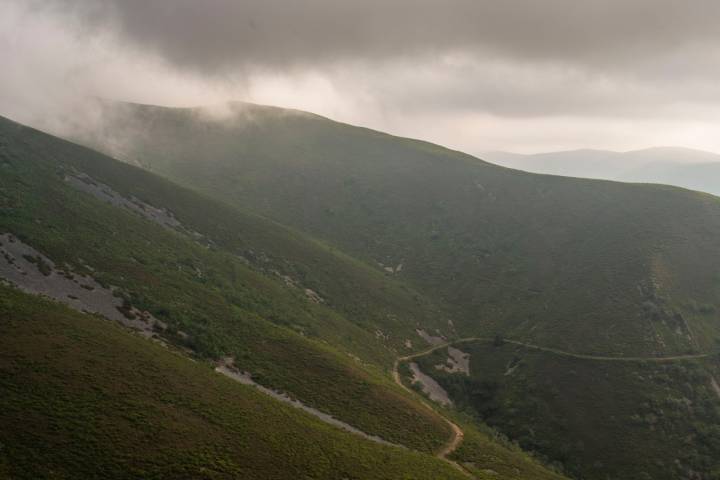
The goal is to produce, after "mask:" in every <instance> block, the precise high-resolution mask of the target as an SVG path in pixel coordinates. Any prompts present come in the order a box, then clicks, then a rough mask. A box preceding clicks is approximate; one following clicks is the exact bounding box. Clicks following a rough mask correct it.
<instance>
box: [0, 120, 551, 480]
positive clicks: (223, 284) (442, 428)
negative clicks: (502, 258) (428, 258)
mask: <svg viewBox="0 0 720 480" xmlns="http://www.w3.org/2000/svg"><path fill="white" fill-rule="evenodd" d="M0 170H1V171H2V175H0V330H2V332H3V335H1V336H0V391H2V392H3V395H0V476H2V477H9V478H77V477H78V476H81V477H83V478H217V479H219V478H279V479H280V478H314V479H321V478H348V479H361V478H368V479H371V478H372V479H376V478H378V479H381V478H393V479H395V478H408V479H411V478H413V479H422V478H433V479H435V478H448V479H449V478H459V477H460V478H466V477H464V476H462V475H461V474H459V473H458V472H457V471H456V470H455V469H453V468H452V467H451V466H449V464H447V463H446V462H442V461H441V460H439V459H436V458H433V457H431V456H430V455H428V453H430V452H433V451H435V450H437V449H438V448H439V447H440V446H442V445H444V444H445V443H446V442H447V441H448V438H449V435H450V431H449V428H448V426H447V424H446V422H445V421H444V420H443V419H442V418H441V417H440V416H438V415H436V414H435V413H433V412H431V411H430V410H428V409H427V408H425V407H424V406H422V405H420V404H419V403H418V402H417V399H416V398H414V397H413V396H412V395H409V394H408V393H407V392H406V391H404V390H403V389H401V388H400V387H398V386H397V385H395V384H394V383H393V382H392V380H391V379H390V378H389V376H388V375H387V372H386V369H387V367H388V365H390V364H392V362H393V360H394V357H395V351H396V350H397V349H398V348H402V349H405V350H412V349H417V348H419V347H418V346H417V345H416V346H410V347H408V346H406V345H405V342H404V340H403V339H404V338H405V337H406V336H412V335H415V334H414V329H415V328H416V327H420V328H426V329H429V330H431V329H432V327H433V325H435V323H433V322H445V320H444V317H443V316H442V315H441V314H439V311H438V310H437V309H435V308H433V306H432V305H430V304H429V302H427V301H426V300H425V299H423V298H421V297H420V296H419V295H418V293H416V292H414V291H413V290H412V289H411V288H409V287H407V286H405V285H404V284H402V283H400V282H398V281H397V280H396V279H393V278H391V277H388V276H385V275H383V274H382V273H380V272H378V271H377V270H375V269H373V268H370V267H368V266H366V265H364V264H363V263H361V262H359V261H357V260H354V259H352V258H351V257H348V256H346V255H344V254H342V253H340V252H338V251H336V250H335V249H334V248H332V247H328V246H326V245H324V244H323V243H321V242H317V241H314V240H312V239H309V238H307V237H306V236H304V235H302V234H299V233H297V232H294V231H292V230H290V229H288V228H285V227H282V226H280V225H277V224H275V223H272V222H269V221H267V220H265V219H262V218H260V217H257V216H253V215H246V214H241V213H239V212H237V211H235V210H233V209H232V208H230V207H228V206H225V205H223V204H222V203H218V202H216V201H212V200H209V199H207V198H204V197H202V196H200V195H197V194H195V193H192V192H190V191H188V190H184V189H182V188H180V187H177V186H175V185H173V184H172V183H170V182H168V181H166V180H162V179H160V178H159V177H156V176H153V175H151V174H148V173H147V172H144V171H142V170H140V169H137V168H134V167H130V166H128V165H124V164H122V163H119V162H116V161H113V160H111V159H109V158H107V157H104V156H102V155H100V154H98V153H96V152H92V151H90V150H88V149H85V148H82V147H79V146H76V145H73V144H70V143H68V142H64V141H62V140H59V139H57V138H54V137H50V136H48V135H45V134H42V133H40V132H38V131H35V130H32V129H29V128H26V127H23V126H21V125H18V124H16V123H13V122H11V121H8V120H5V119H0ZM3 276H5V278H9V279H11V280H12V281H13V282H16V283H18V284H19V285H20V286H21V287H22V288H24V289H27V290H30V291H39V292H42V293H44V294H45V295H49V296H51V297H52V298H54V299H56V300H59V301H60V302H64V303H67V304H69V305H72V306H74V307H75V310H71V309H69V308H68V307H67V306H64V305H61V303H58V302H55V301H51V300H49V299H41V298H39V297H37V296H31V295H29V294H27V293H22V292H20V291H19V290H17V289H15V288H14V287H10V286H8V285H7V284H8V283H9V282H8V281H6V280H4V279H3V278H2V277H3ZM68 285H70V287H72V288H70V287H68ZM308 289H310V290H309V291H310V293H309V291H308ZM81 292H82V293H81ZM77 295H79V296H80V297H78V296H77ZM89 298H90V299H93V298H94V301H88V299H89ZM98 302H101V303H102V302H105V304H106V305H105V307H106V310H107V308H110V312H111V313H113V312H114V313H113V314H112V315H110V317H112V318H118V317H119V318H120V319H123V318H124V320H122V321H123V322H125V323H128V324H132V325H137V324H138V323H139V324H143V323H144V322H149V320H148V319H151V320H152V322H149V323H147V326H148V327H149V328H147V329H143V330H141V331H140V333H142V334H143V335H145V336H152V337H153V338H154V340H155V341H150V340H148V339H143V338H141V337H140V336H139V335H135V334H133V333H132V332H131V331H130V330H128V329H126V328H124V327H121V326H119V325H118V324H117V323H116V322H111V321H109V320H107V319H104V318H101V317H100V316H98V315H89V314H84V313H79V311H78V310H80V309H83V308H91V307H92V308H94V307H95V306H97V304H98ZM114 306H115V307H114ZM113 308H116V310H117V311H114V310H112V309H113ZM118 312H120V313H121V314H122V315H118ZM381 329H382V330H381ZM413 339H415V337H413ZM227 357H231V358H233V359H234V364H235V365H236V366H237V367H238V369H240V370H241V371H248V372H250V373H251V374H252V376H253V379H254V380H255V381H257V382H258V383H260V384H261V385H264V386H266V387H270V388H273V389H275V390H278V391H282V392H287V393H289V394H290V395H291V396H292V397H293V398H297V399H300V400H301V401H302V402H303V403H305V404H306V405H309V406H312V407H315V408H317V409H319V410H321V411H322V412H325V413H329V414H331V415H333V416H335V417H336V418H338V419H340V420H342V421H345V422H347V423H349V424H350V425H352V426H353V427H356V428H359V429H361V430H362V431H364V432H366V433H369V434H373V435H377V436H380V437H382V438H383V439H385V440H388V441H390V442H394V443H396V444H401V445H404V446H405V447H406V448H399V447H388V446H384V445H380V444H376V443H373V442H370V441H368V440H365V439H363V438H361V437H360V436H357V435H353V434H348V433H345V432H342V431H340V430H337V429H336V428H334V427H331V426H328V425H327V424H325V423H321V422H320V421H319V420H317V419H315V418H314V417H311V416H308V415H306V414H304V413H301V412H300V411H299V410H296V409H293V408H291V407H288V406H285V405H284V404H281V403H279V402H277V401H275V400H272V399H271V398H269V397H267V396H265V395H262V394H261V393H260V392H258V391H256V390H255V389H252V388H250V387H246V386H242V385H240V384H239V383H237V382H235V381H233V380H230V379H228V378H225V377H223V376H221V375H220V374H218V373H215V372H214V371H213V370H212V368H213V366H214V365H215V364H216V362H217V361H218V360H220V359H223V358H227ZM473 439H474V440H473V442H471V443H469V444H468V445H469V447H468V448H471V449H472V448H473V447H472V446H473V445H482V451H483V452H484V453H482V454H481V455H480V456H476V457H472V458H470V457H468V460H467V462H471V463H472V465H470V464H468V466H467V468H468V469H471V470H473V471H475V470H477V472H476V473H477V478H485V477H486V476H487V474H488V473H487V472H488V471H497V472H503V471H504V469H512V471H513V472H516V473H517V472H519V473H517V474H513V476H510V477H508V478H519V479H520V478H522V479H527V480H534V479H545V478H551V477H548V475H551V474H549V473H548V472H547V471H546V470H545V469H544V468H543V467H541V466H540V465H539V464H537V463H535V462H533V461H532V460H531V459H529V458H528V457H527V456H526V455H525V454H523V453H522V452H520V451H517V450H516V449H512V448H507V447H505V446H503V445H500V444H498V443H495V442H494V441H493V440H492V439H491V438H489V437H488V436H487V435H483V434H479V435H476V436H474V437H473ZM418 451H419V452H425V453H418ZM488 451H490V452H492V455H487V454H486V453H487V452H488ZM463 461H465V460H463ZM516 467H517V468H516ZM552 478H554V477H552Z"/></svg>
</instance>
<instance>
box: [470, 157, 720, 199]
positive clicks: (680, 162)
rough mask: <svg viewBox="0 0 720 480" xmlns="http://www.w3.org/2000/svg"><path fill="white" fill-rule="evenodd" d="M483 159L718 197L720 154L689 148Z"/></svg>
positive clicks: (583, 176)
mask: <svg viewBox="0 0 720 480" xmlns="http://www.w3.org/2000/svg"><path fill="white" fill-rule="evenodd" d="M483 158H485V159H486V160H488V161H490V162H493V163H496V164H498V165H502V166H505V167H509V168H516V169H519V170H524V171H527V172H534V173H546V174H551V175H563V176H568V177H582V178H597V179H604V180H617V181H621V182H638V183H663V184H667V185H675V186H678V187H683V188H688V189H691V190H698V191H702V192H707V193H711V194H713V195H720V155H717V154H714V153H710V152H703V151H699V150H692V149H689V148H677V147H675V148H673V147H657V148H648V149H644V150H636V151H630V152H611V151H604V150H574V151H567V152H549V153H539V154H534V155H521V154H515V153H507V152H488V153H486V154H484V155H483Z"/></svg>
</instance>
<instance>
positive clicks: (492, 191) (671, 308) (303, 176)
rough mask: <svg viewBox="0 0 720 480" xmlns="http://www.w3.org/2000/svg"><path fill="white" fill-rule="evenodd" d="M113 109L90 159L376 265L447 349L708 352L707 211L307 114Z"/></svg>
mask: <svg viewBox="0 0 720 480" xmlns="http://www.w3.org/2000/svg"><path fill="white" fill-rule="evenodd" d="M106 107H107V108H106V115H105V117H104V118H105V122H104V123H103V126H104V128H99V129H98V130H96V131H95V132H94V134H93V135H91V136H89V137H86V139H85V141H86V142H90V143H95V144H96V145H101V144H102V143H103V142H107V139H108V136H109V137H111V138H112V139H113V141H112V142H111V143H112V144H113V145H122V146H123V149H122V152H121V153H122V157H123V158H124V159H125V160H126V161H131V162H134V163H137V164H140V165H142V166H144V167H145V168H147V169H150V170H152V171H155V172H158V173H161V174H163V175H165V176H167V177H169V178H171V179H173V180H176V181H178V182H180V183H182V184H184V185H187V186H190V187H192V188H194V189H196V190H199V191H202V192H205V193H206V194H208V195H211V196H214V197H216V198H218V199H221V200H223V201H225V202H227V203H230V204H233V205H236V206H238V207H240V208H244V209H251V210H253V211H255V212H258V213H260V214H262V215H265V216H268V217H270V218H273V219H275V220H277V221H279V222H282V223H285V224H288V225H292V226H293V227H296V228H298V229H301V230H303V231H305V232H308V233H310V234H312V235H314V236H317V237H320V238H322V239H324V240H325V241H327V242H329V243H330V244H333V245H337V246H339V247H340V248H342V249H343V250H344V251H346V252H348V253H350V254H352V255H355V256H357V257H359V258H362V259H363V260H364V261H366V262H368V263H370V264H375V265H376V268H377V269H378V270H379V271H385V272H387V275H389V276H393V277H394V278H399V279H401V280H404V281H406V282H408V283H409V284H411V285H412V286H413V287H414V288H416V289H417V290H419V291H420V292H421V293H423V294H424V295H425V296H426V297H427V298H430V299H431V300H432V301H433V303H435V304H437V305H439V306H440V307H439V308H442V309H443V310H444V311H446V312H448V313H449V314H450V315H451V318H450V320H452V322H453V323H452V324H448V325H443V326H442V327H438V328H439V333H440V334H442V335H444V336H447V337H453V336H457V335H460V336H473V335H493V334H495V333H499V334H502V335H504V336H507V337H509V338H515V339H521V340H526V341H530V342H532V343H536V344H541V345H546V346H548V347H556V348H560V349H563V350H568V351H574V352H580V353H597V354H606V355H645V354H647V355H669V354H676V353H684V352H691V351H706V350H712V349H714V348H716V346H717V342H718V339H719V338H720V321H718V310H717V308H718V303H719V302H720V278H718V276H717V271H718V267H720V252H719V251H718V250H717V249H716V248H715V244H716V241H717V238H720V201H719V200H718V199H717V198H714V197H711V196H707V195H705V196H704V195H701V194H697V193H694V192H689V191H683V190H679V189H674V188H670V187H663V186H652V185H647V186H639V185H624V184H619V183H612V182H599V181H590V180H580V179H571V178H559V177H550V176H541V175H531V174H525V173H522V172H517V171H512V170H507V169H504V168H500V167H497V166H494V165H490V164H487V163H484V162H482V161H480V160H477V159H475V158H473V157H470V156H467V155H464V154H461V153H458V152H453V151H450V150H447V149H444V148H441V147H438V146H435V145H430V144H427V143H424V142H419V141H415V140H409V139H402V138H397V137H392V136H389V135H385V134H382V133H379V132H374V131H371V130H367V129H362V128H356V127H351V126H348V125H343V124H340V123H336V122H332V121H329V120H327V119H324V118H322V117H318V116H314V115H310V114H306V113H302V112H295V111H288V110H281V109H275V108H268V107H260V106H254V105H246V104H236V105H234V107H233V108H235V112H234V114H233V115H230V116H227V117H224V118H221V119H218V118H209V117H207V115H205V114H204V113H203V110H201V109H169V108H160V107H151V106H139V105H127V104H109V105H107V106H106ZM434 334H435V335H437V333H434Z"/></svg>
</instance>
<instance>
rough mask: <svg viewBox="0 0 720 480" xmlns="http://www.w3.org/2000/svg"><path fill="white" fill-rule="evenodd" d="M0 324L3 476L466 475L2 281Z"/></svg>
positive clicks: (0, 456)
mask: <svg viewBox="0 0 720 480" xmlns="http://www.w3.org/2000/svg"><path fill="white" fill-rule="evenodd" d="M0 328H1V329H2V332H3V334H2V335H0V390H1V391H2V392H3V393H2V395H0V445H1V446H2V448H0V476H2V477H3V478H13V479H39V478H68V479H75V478H142V479H152V478H196V479H230V478H246V479H267V478H275V479H284V478H287V479H293V480H294V479H298V478H316V479H336V478H348V479H381V478H385V479H397V478H414V479H428V480H430V479H437V478H448V479H451V478H457V479H460V478H466V477H465V476H463V475H462V474H460V473H459V472H456V471H455V470H454V469H453V468H452V467H450V466H449V465H447V464H445V463H443V462H441V461H440V460H438V459H435V458H433V457H431V456H429V455H423V454H419V453H415V452H412V451H409V450H405V449H401V448H397V447H386V446H382V445H378V444H376V443H373V442H370V441H367V440H362V439H360V438H359V437H357V436H356V435H352V434H349V433H344V432H341V431H340V430H337V429H335V428H333V427H330V426H328V425H326V424H324V423H322V422H320V421H319V420H316V419H314V418H313V417H311V416H309V415H306V414H303V413H301V412H300V411H298V410H296V409H294V408H292V407H289V406H286V405H283V404H281V403H280V402H277V401H274V400H272V399H269V398H268V397H266V396H264V395H262V394H260V393H258V392H256V391H255V390H254V389H253V388H251V387H246V386H243V385H240V384H238V383H237V382H234V381H232V380H229V379H227V378H225V377H222V376H221V375H219V374H217V373H214V372H213V371H212V370H211V368H210V367H209V366H208V365H206V364H204V363H198V362H193V361H191V360H190V359H188V358H185V357H184V356H182V355H180V354H178V353H176V352H173V351H169V350H168V349H166V348H163V347H161V346H159V345H156V344H154V343H152V342H149V341H146V340H143V339H141V338H139V337H138V336H135V335H131V334H129V333H127V332H126V331H123V330H122V329H121V328H119V327H118V326H116V325H114V324H112V323H110V322H108V321H106V320H102V319H98V318H95V317H92V316H89V315H83V314H80V313H77V312H75V311H72V310H70V309H68V308H66V307H63V306H61V305H59V304H57V303H54V302H50V301H45V300H38V299H37V297H33V296H30V295H27V294H23V293H20V292H18V291H16V290H13V289H10V288H8V287H4V286H0Z"/></svg>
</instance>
